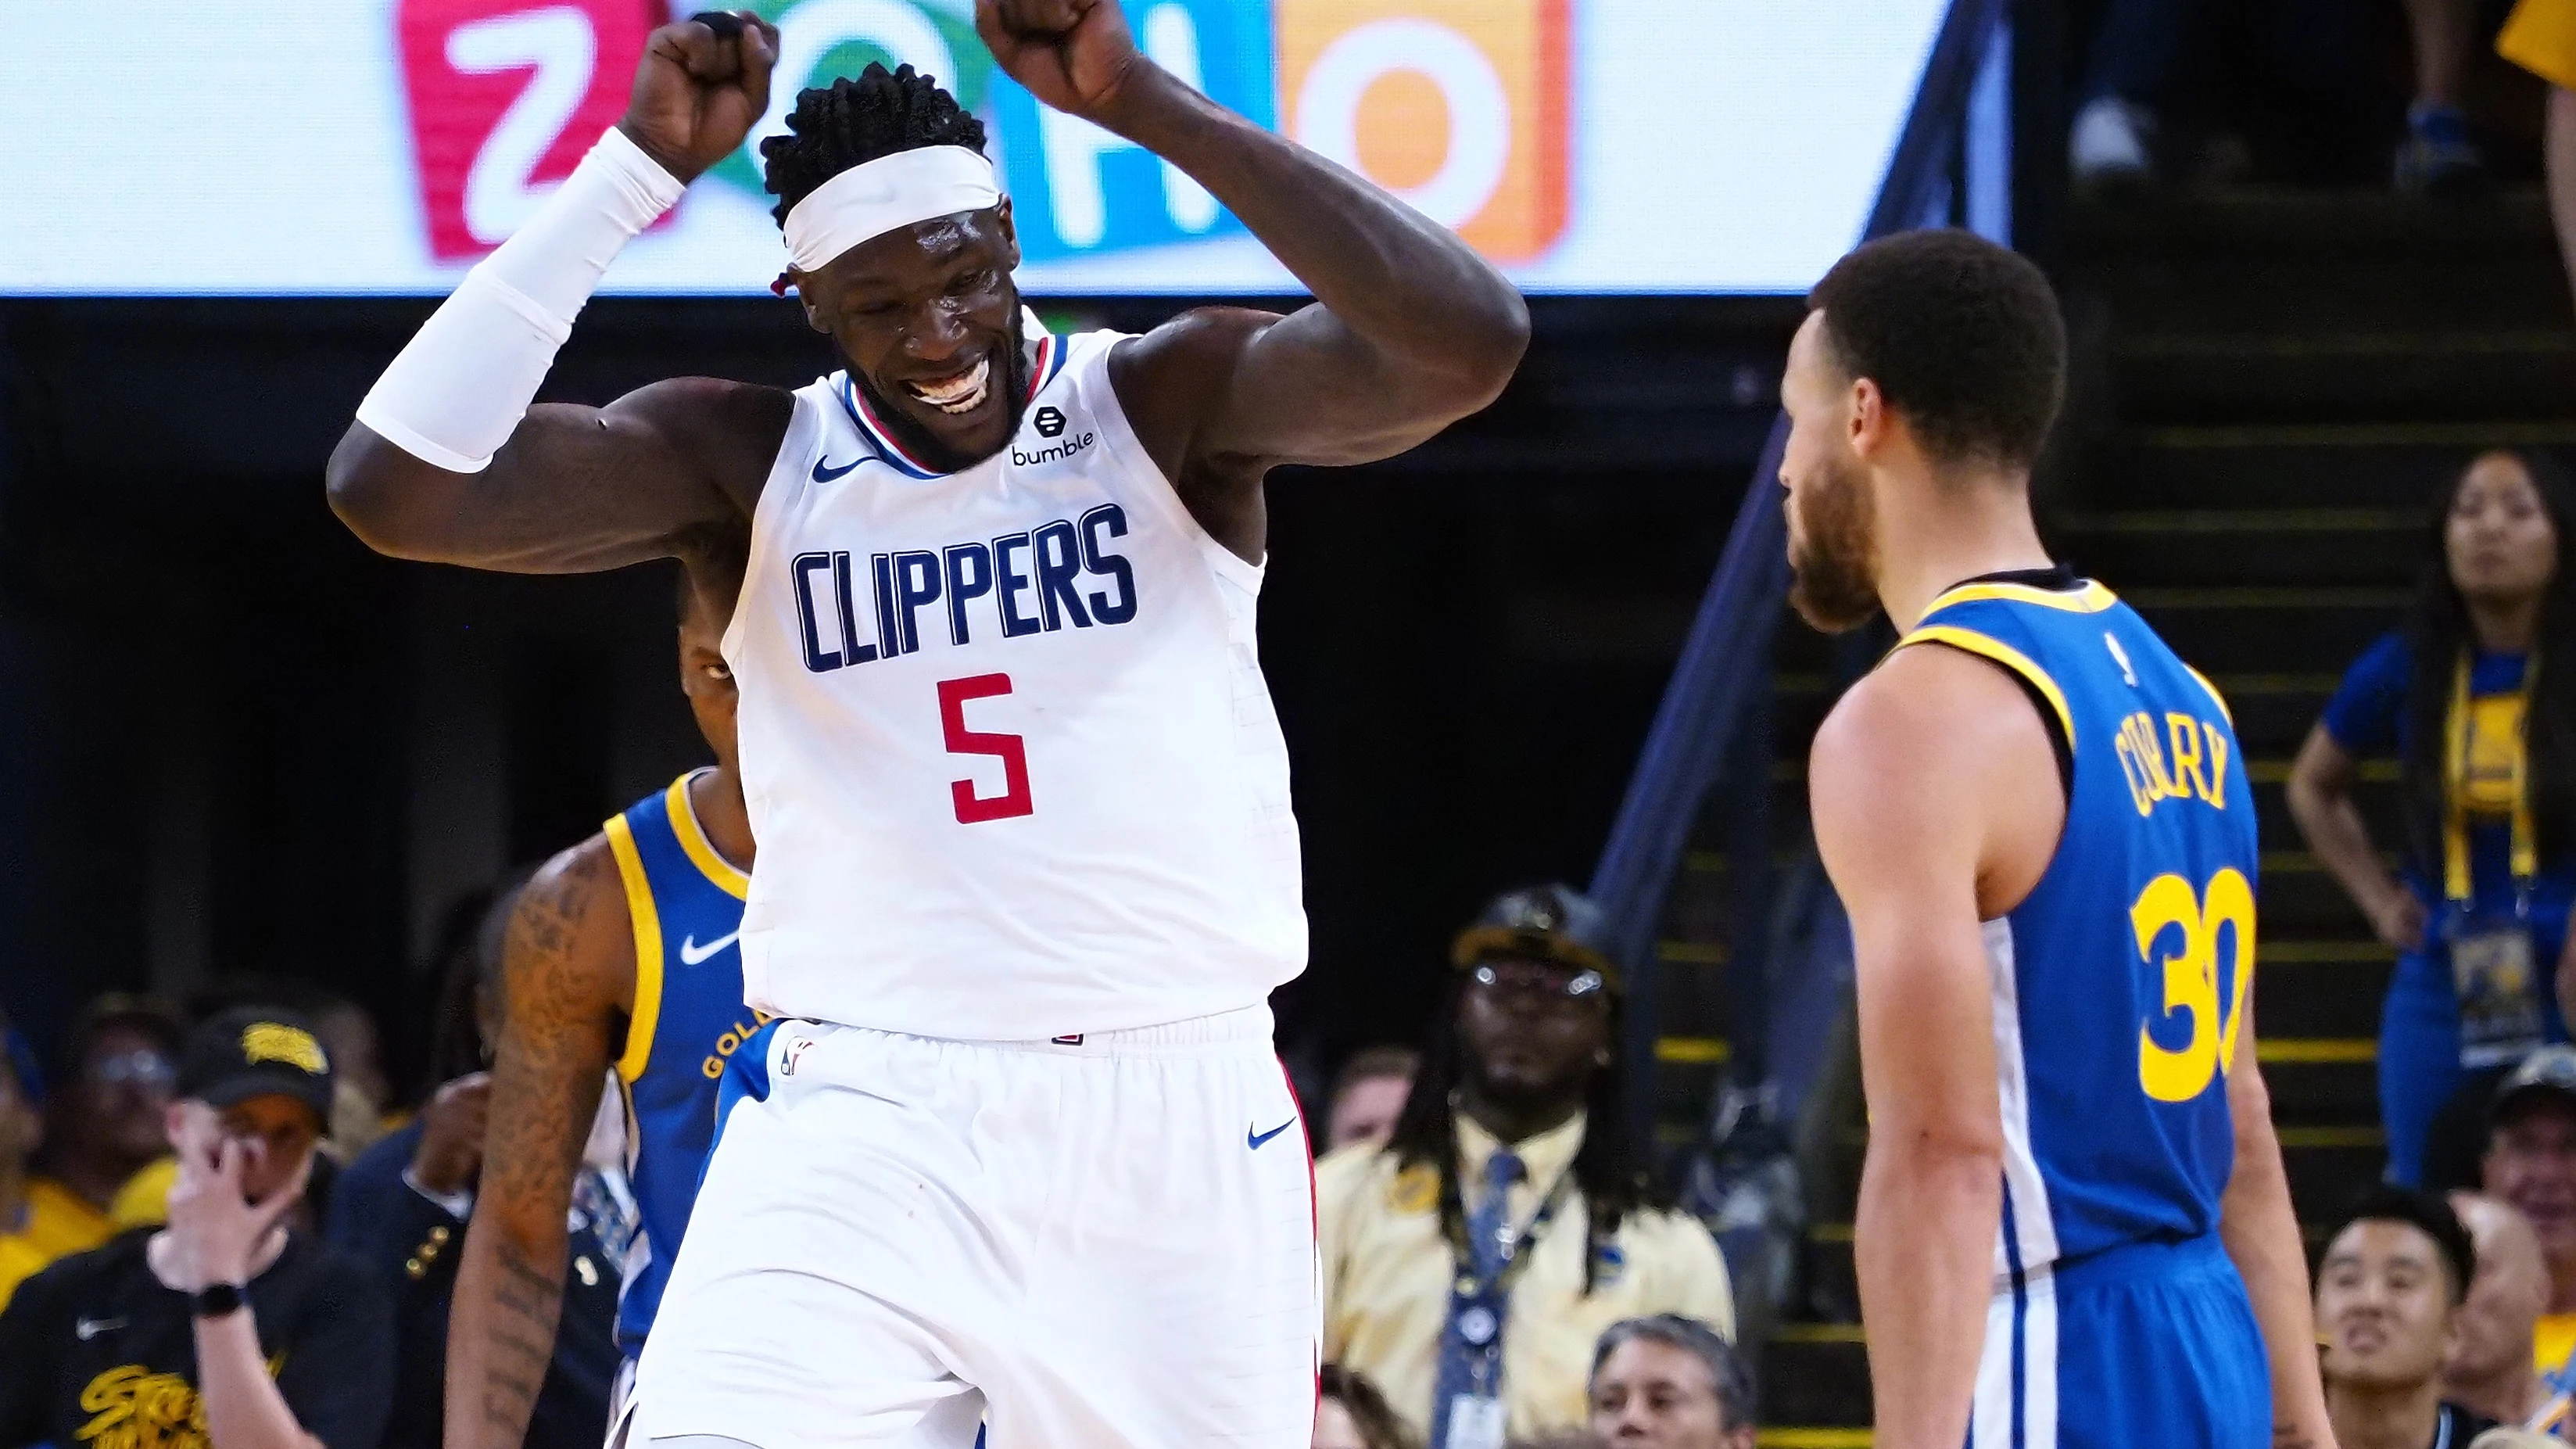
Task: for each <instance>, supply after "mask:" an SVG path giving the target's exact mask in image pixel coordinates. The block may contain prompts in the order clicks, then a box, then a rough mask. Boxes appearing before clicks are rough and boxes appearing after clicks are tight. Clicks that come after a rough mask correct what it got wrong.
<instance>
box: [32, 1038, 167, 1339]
mask: <svg viewBox="0 0 2576 1449" xmlns="http://www.w3.org/2000/svg"><path fill="white" fill-rule="evenodd" d="M179 1035H180V1033H179V1024H178V1020H177V1018H176V1017H175V1016H174V1015H172V1014H171V1013H170V1012H169V1011H168V1010H167V1009H166V1008H163V1007H161V1006H159V1005H157V1004H156V1003H154V1002H152V1001H149V1000H147V999H145V998H141V997H132V996H122V995H109V996H103V997H101V998H99V999H98V1001H96V1002H95V1003H93V1004H92V1005H91V1007H90V1009H89V1010H88V1011H87V1012H86V1013H84V1014H83V1016H82V1018H81V1020H80V1022H79V1023H78V1024H77V1025H76V1026H75V1027H74V1028H73V1031H72V1040H71V1050H70V1053H69V1061H70V1070H69V1071H68V1073H67V1074H66V1077H65V1079H64V1080H63V1081H62V1082H61V1083H60V1084H58V1087H57V1090H56V1091H55V1092H54V1094H53V1096H52V1097H51V1099H50V1100H48V1101H47V1102H46V1104H45V1106H46V1116H45V1118H44V1119H43V1121H42V1124H41V1126H40V1125H39V1119H38V1118H37V1116H36V1112H35V1103H36V1089H35V1085H34V1076H33V1067H32V1063H31V1062H30V1061H29V1059H28V1056H27V1053H26V1051H25V1049H24V1047H23V1046H12V1047H11V1049H10V1050H9V1051H8V1052H7V1054H6V1055H7V1057H8V1065H9V1067H10V1070H9V1071H7V1072H5V1073H0V1076H6V1077H7V1078H8V1079H9V1088H10V1101H12V1102H13V1103H15V1104H16V1107H15V1109H14V1110H13V1111H11V1112H9V1113H8V1114H6V1115H8V1116H9V1118H10V1119H11V1120H12V1121H15V1122H18V1123H20V1124H22V1125H20V1126H18V1127H16V1128H11V1127H9V1126H6V1125H5V1124H0V1243H5V1244H6V1245H7V1246H6V1248H5V1250H0V1279H5V1274H6V1273H8V1272H17V1273H18V1276H20V1277H24V1276H25V1274H26V1273H29V1272H33V1271H35V1269H36V1268H40V1267H42V1266H44V1265H45V1264H46V1263H50V1262H52V1261H53V1260H54V1259H56V1258H60V1257H66V1256H69V1255H70V1254H73V1253H85V1252H88V1251H89V1250H90V1249H92V1248H95V1247H98V1246H99V1245H100V1244H102V1243H105V1242H106V1241H107V1240H108V1239H110V1238H112V1237H114V1236H115V1235H116V1233H117V1232H118V1231H119V1229H118V1227H117V1225H116V1223H115V1221H114V1220H113V1219H112V1218H111V1217H110V1216H109V1215H108V1211H107V1205H108V1203H109V1202H110V1201H112V1200H113V1199H114V1198H115V1196H116V1193H117V1190H118V1189H119V1188H120V1187H122V1186H123V1185H124V1184H125V1182H126V1180H127V1179H128V1178H131V1177H132V1176H133V1175H134V1173H135V1172H136V1170H137V1169H139V1168H141V1167H143V1166H144V1165H145V1164H147V1163H150V1162H151V1161H153V1160H154V1159H155V1158H158V1157H160V1156H162V1155H163V1154H164V1153H166V1152H168V1151H169V1146H170V1144H169V1137H168V1128H167V1124H166V1119H167V1117H168V1115H169V1111H170V1088H171V1084H172V1083H173V1082H174V1081H175V1080H176V1079H177V1068H176V1066H175V1065H174V1064H173V1057H174V1053H175V1052H176V1051H177V1048H178V1043H179ZM13 1040H14V1039H13ZM13 1134H14V1136H13ZM40 1138H41V1139H42V1145H43V1147H44V1152H43V1154H42V1155H41V1156H40V1157H36V1158H35V1163H34V1165H35V1166H36V1167H38V1168H39V1169H40V1170H38V1171H34V1172H30V1171H28V1170H27V1168H28V1166H29V1159H30V1157H31V1156H33V1155H34V1154H35V1149H36V1147H37V1145H38V1143H39V1140H40ZM22 1268H23V1271H20V1270H21V1269H22ZM8 1286H9V1287H10V1288H13V1289H14V1288H15V1286H16V1284H15V1282H14V1281H8Z"/></svg>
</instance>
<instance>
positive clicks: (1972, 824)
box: [1807, 644, 2066, 915]
mask: <svg viewBox="0 0 2576 1449" xmlns="http://www.w3.org/2000/svg"><path fill="white" fill-rule="evenodd" d="M1807 791H1808V800H1809V807H1810V811H1811V813H1812V814H1813V816H1814V818H1815V822H1816V835H1817V841H1818V843H1819V846H1820V847H1821V848H1822V849H1824V851H1825V852H1826V855H1827V858H1828V861H1829V862H1830V861H1831V860H1832V859H1833V858H1835V857H1836V856H1837V855H1840V856H1843V857H1844V858H1846V859H1853V860H1855V861H1857V860H1858V859H1860V858H1862V857H1866V856H1868V855H1870V854H1872V853H1874V852H1877V851H1881V850H1894V851H1897V852H1900V853H1902V852H1905V851H1909V850H1916V849H1921V848H1927V847H1930V846H1933V845H1934V844H1936V843H1938V842H1947V843H1949V844H1952V845H1956V846H1957V847H1959V848H1960V850H1961V851H1962V852H1963V859H1966V860H1972V861H1973V862H1975V867H1976V871H1977V875H1978V878H1979V892H1978V893H1979V896H1980V910H1981V913H1982V914H1989V915H1991V914H1996V913H1998V912H1999V910H2000V909H2003V908H2008V907H2009V906H2010V905H2011V904H2012V903H2014V902H2017V901H2019V900H2020V899H2021V897H2022V896H2023V895H2025V894H2027V893H2028V891H2029V889H2030V887H2031V885H2032V884H2033V883H2034V882H2036V881H2037V880H2038V878H2039V874H2040V872H2041V871H2042V870H2044V869H2045V868H2046V866H2047V862H2048V859H2049V857H2050V856H2051V855H2052V854H2053V853H2054V851H2055V849H2056V845H2057V839H2058V836H2059V834H2060V832H2061V831H2062V830H2063V829H2064V826H2065V820H2066V796H2065V791H2064V787H2063V785H2062V784H2061V783H2060V780H2059V776H2058V773H2057V747H2056V745H2055V744H2054V743H2053V742H2052V741H2051V739H2050V731H2049V726H2048V725H2047V723H2046V722H2045V721H2043V720H2042V719H2041V717H2040V713H2039V710H2038V708H2037V707H2036V706H2035V705H2034V704H2033V702H2032V700H2031V698H2030V696H2029V695H2028V694H2026V693H2025V692H2024V691H2023V688H2022V686H2021V684H2020V683H2019V682H2018V681H2017V680H2015V679H2014V677H2013V676H2011V675H2009V674H2007V673H2005V672H2004V670H2003V669H2002V668H2001V667H2000V666H1998V665H1996V664H1994V663H1991V662H1989V661H1987V660H1985V659H1981V658H1978V657H1976V656H1975V655H1971V654H1967V653H1964V652H1962V651H1960V650H1957V649H1952V648H1949V647H1947V646H1944V645H1938V644H1922V645H1915V646H1912V647H1908V648H1901V649H1899V650H1897V651H1896V652H1895V653H1894V654H1892V655H1890V656H1889V657H1888V658H1887V659H1886V660H1885V661H1883V662H1882V663H1880V665H1879V666H1878V667H1877V668H1876V669H1873V670H1871V671H1870V672H1869V673H1868V674H1867V675H1864V676H1863V677H1862V678H1861V679H1860V681H1859V682H1858V683H1856V684H1854V685H1853V686H1852V687H1851V688H1850V689H1849V690H1846V691H1845V692H1844V694H1843V697H1842V699H1840V700H1839V701H1837V702H1836V703H1835V705H1834V708H1833V710H1832V712H1831V713H1830V714H1828V715H1827V716H1826V717H1825V721H1824V723H1823V724H1822V725H1820V726H1819V727H1818V728H1817V730H1816V739H1815V744H1814V747H1813V749H1812V750H1811V751H1810V753H1809V756H1808V767H1807ZM1838 844H1839V846H1840V848H1839V849H1837V845H1838Z"/></svg>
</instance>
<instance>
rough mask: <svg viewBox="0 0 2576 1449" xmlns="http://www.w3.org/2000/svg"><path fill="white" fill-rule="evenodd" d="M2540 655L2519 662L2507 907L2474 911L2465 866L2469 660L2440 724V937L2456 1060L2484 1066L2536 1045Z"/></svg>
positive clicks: (2458, 673)
mask: <svg viewBox="0 0 2576 1449" xmlns="http://www.w3.org/2000/svg"><path fill="white" fill-rule="evenodd" d="M2539 667H2540V658H2539V656H2538V655H2537V654H2534V655H2532V656H2531V657H2530V658H2529V659H2528V660H2527V661H2525V663H2524V665H2523V674H2522V681H2523V682H2522V698H2523V707H2522V709H2521V711H2520V719H2521V721H2522V723H2521V731H2522V735H2523V738H2521V739H2517V740H2515V741H2514V748H2513V752H2512V762H2513V764H2512V768H2513V775H2512V789H2513V807H2512V820H2513V824H2512V838H2513V844H2512V870H2513V908H2512V910H2511V912H2510V913H2508V912H2504V911H2498V910H2493V909H2481V908H2480V907H2479V905H2478V903H2477V891H2476V887H2475V882H2474V881H2473V880H2472V879H2471V875H2470V868H2469V778H2470V764H2471V761H2470V756H2471V753H2472V748H2473V745H2474V744H2475V741H2474V739H2473V735H2474V734H2475V728H2474V725H2473V723H2472V720H2471V710H2470V699H2469V660H2468V656H2467V654H2466V653H2463V654H2462V655H2461V656H2460V660H2459V664H2458V667H2457V668H2456V669H2455V670H2454V672H2453V674H2452V677H2451V709H2450V713H2449V715H2448V716H2447V717H2446V719H2445V722H2444V739H2443V750H2442V763H2443V781H2442V784H2443V791H2442V793H2443V822H2442V890H2443V896H2444V901H2445V905H2446V907H2447V909H2446V910H2445V911H2444V912H2443V917H2442V934H2443V938H2444V940H2445V943H2446V944H2447V945H2448V946H2449V948H2450V955H2451V984H2452V986H2453V987H2454V988H2455V989H2456V991H2457V993H2458V996H2459V1003H2460V1064H2461V1065H2462V1066H2464V1067H2473V1068H2474V1067H2488V1066H2495V1065H2498V1064H2500V1063H2503V1062H2508V1061H2512V1060H2514V1059H2516V1058H2518V1057H2521V1056H2522V1055H2524V1054H2525V1053H2527V1052H2529V1051H2531V1050H2532V1049H2533V1048H2535V1047H2537V1046H2539V1045H2540V1039H2541V1015H2540V993H2539V991H2538V990H2537V989H2536V987H2535V985H2534V983H2535V982H2536V981H2537V979H2538V974H2537V972H2536V971H2535V969H2534V963H2533V960H2532V955H2533V951H2532V940H2531V882H2532V878H2533V877H2534V876H2535V875H2537V874H2538V873H2539V859H2540V849H2539V845H2538V843H2537V837H2536V832H2535V828H2534V826H2533V823H2532V817H2531V788H2530V787H2531V782H2530V779H2529V773H2530V765H2529V754H2530V752H2529V750H2528V749H2527V748H2526V745H2525V741H2526V740H2527V739H2528V737H2529V734H2530V726H2529V719H2530V692H2531V680H2532V677H2533V675H2534V674H2535V673H2537V671H2538V670H2539Z"/></svg>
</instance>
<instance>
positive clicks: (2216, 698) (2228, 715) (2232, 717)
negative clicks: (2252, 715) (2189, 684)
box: [2174, 659, 2236, 729]
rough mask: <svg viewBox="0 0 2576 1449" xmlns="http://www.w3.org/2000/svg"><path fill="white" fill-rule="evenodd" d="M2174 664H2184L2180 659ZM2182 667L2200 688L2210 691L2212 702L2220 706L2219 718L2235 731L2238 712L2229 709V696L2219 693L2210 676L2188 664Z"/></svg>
mask: <svg viewBox="0 0 2576 1449" xmlns="http://www.w3.org/2000/svg"><path fill="white" fill-rule="evenodd" d="M2174 662H2175V663H2177V664H2182V661H2181V660H2179V659H2177V660H2175V661H2174ZM2182 667H2183V672H2184V673H2187V674H2189V675H2190V676H2191V677H2192V678H2194V679H2197V680H2199V681H2200V687H2201V688H2203V689H2206V690H2208V691H2209V698H2210V701H2211V702H2212V703H2214V704H2216V705H2217V706H2218V717H2219V718H2221V719H2223V720H2225V721H2227V727H2228V728H2229V729H2234V728H2235V727H2236V711H2234V710H2232V709H2229V708H2228V707H2227V696H2226V695H2223V694H2221V693H2219V692H2218V686H2217V685H2215V684H2212V683H2210V682H2209V676H2208V675H2206V674H2203V673H2201V672H2200V671H2199V670H2197V669H2194V668H2192V667H2191V666H2190V665H2188V664H2183V666H2182Z"/></svg>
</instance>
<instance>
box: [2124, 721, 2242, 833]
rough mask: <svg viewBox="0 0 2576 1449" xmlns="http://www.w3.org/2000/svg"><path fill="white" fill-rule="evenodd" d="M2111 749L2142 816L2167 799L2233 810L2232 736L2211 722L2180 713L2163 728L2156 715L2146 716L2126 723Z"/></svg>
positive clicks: (2152, 812)
mask: <svg viewBox="0 0 2576 1449" xmlns="http://www.w3.org/2000/svg"><path fill="white" fill-rule="evenodd" d="M2169 748H2170V750H2171V751H2172V753H2171V755H2170V756H2168V755H2167V753H2166V751H2167V750H2168V749H2169ZM2111 749H2112V753H2113V754H2115V755H2117V756H2118V757H2119V760H2120V774H2121V776H2122V778H2124V779H2125V780H2126V781H2127V782H2128V786H2129V801H2130V803H2131V804H2133V805H2135V806H2137V807H2138V813H2139V814H2140V815H2152V814H2154V813H2155V808H2156V806H2157V805H2158V804H2160V803H2162V802H2164V801H2167V800H2198V801H2201V802H2202V803H2204V804H2206V805H2208V806H2210V807H2211V808H2213V809H2218V810H2224V809H2226V808H2227V735H2226V732H2225V731H2223V730H2221V729H2220V728H2219V727H2218V726H2217V725H2215V724H2213V723H2211V722H2210V721H2208V720H2204V719H2201V718H2199V717H2198V716H2196V715H2190V714H2185V713H2183V712H2182V711H2180V710H2175V711H2172V712H2170V713H2168V714H2166V715H2165V717H2164V720H2163V723H2162V726H2161V727H2159V725H2158V723H2157V720H2156V717H2155V716H2154V715H2151V714H2148V713H2146V712H2144V711H2140V712H2138V713H2136V714H2132V715H2129V716H2127V717H2125V718H2123V719H2122V720H2121V721H2120V729H2119V732H2118V733H2117V734H2116V735H2114V736H2113V737H2112V741H2111Z"/></svg>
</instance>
